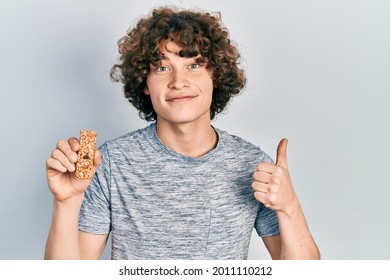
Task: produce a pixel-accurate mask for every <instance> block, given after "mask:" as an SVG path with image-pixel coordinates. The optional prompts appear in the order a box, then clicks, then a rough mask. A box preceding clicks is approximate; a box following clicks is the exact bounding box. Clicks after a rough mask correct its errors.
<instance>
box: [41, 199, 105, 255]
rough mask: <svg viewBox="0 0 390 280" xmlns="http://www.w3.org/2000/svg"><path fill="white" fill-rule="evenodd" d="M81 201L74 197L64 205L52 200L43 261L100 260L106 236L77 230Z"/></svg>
mask: <svg viewBox="0 0 390 280" xmlns="http://www.w3.org/2000/svg"><path fill="white" fill-rule="evenodd" d="M82 199H83V197H82V196H81V197H75V198H72V199H71V200H70V201H67V202H66V203H59V202H57V201H55V200H54V202H53V217H52V223H51V227H50V231H49V236H48V239H47V242H46V250H45V259H54V260H58V259H68V260H82V259H89V260H97V259H99V258H100V256H101V254H102V252H103V250H104V247H105V245H106V243H107V238H108V234H104V235H103V234H90V233H86V232H82V231H80V230H79V229H78V218H79V213H80V207H81V203H82Z"/></svg>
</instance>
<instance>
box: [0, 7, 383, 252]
mask: <svg viewBox="0 0 390 280" xmlns="http://www.w3.org/2000/svg"><path fill="white" fill-rule="evenodd" d="M161 4H174V5H179V6H181V7H187V8H192V7H198V8H201V9H204V10H206V11H210V12H212V11H220V12H221V13H222V15H223V22H224V23H225V25H226V26H227V28H228V29H229V31H230V34H231V38H232V39H233V40H234V41H235V42H236V43H237V45H238V47H239V50H240V51H241V55H242V57H243V66H244V68H245V69H246V71H247V78H248V85H247V87H246V89H245V90H244V91H243V94H242V95H240V96H238V97H236V98H235V99H234V100H233V102H232V103H231V105H230V106H229V108H228V110H227V113H226V114H222V115H220V116H218V118H217V120H216V121H215V122H214V123H213V125H214V126H216V127H218V128H220V129H224V130H227V131H228V132H230V133H232V134H236V135H239V136H241V137H242V138H244V139H247V140H249V141H251V142H252V143H254V144H256V145H258V146H260V147H261V148H262V149H263V150H265V151H266V152H267V153H269V154H270V155H271V156H272V157H274V158H275V150H276V146H277V144H278V142H279V140H280V139H281V138H282V137H287V138H288V139H289V146H288V160H289V167H290V173H291V176H292V179H293V183H294V186H295V189H296V192H297V194H298V196H299V198H300V200H301V204H302V206H303V208H304V211H305V214H306V217H307V220H308V224H309V227H310V229H311V232H312V234H313V236H314V238H315V240H316V242H317V244H318V246H319V248H320V250H321V253H322V258H323V259H390V241H389V236H390V219H389V213H390V211H389V206H388V205H389V204H388V201H389V200H390V190H389V189H390V184H389V183H390V179H389V175H388V174H389V170H390V164H389V156H390V149H389V148H388V145H389V143H390V126H389V124H388V120H389V119H390V110H389V105H390V97H389V93H390V55H389V52H390V51H389V50H390V36H389V34H390V33H389V32H390V31H389V30H390V2H388V1H385V0H383V1H379V0H378V1H362V0H354V1H353V0H351V1H347V0H328V1H310V0H302V1H288V0H286V1H265V0H262V1H250V0H240V1H229V2H227V1H222V0H220V1H206V0H205V1H199V0H198V1H125V0H111V1H92V0H85V1H76V0H68V1H59V0H51V1H50V0H40V1H27V0H26V1H22V0H0V40H1V41H0V77H1V78H0V79H1V83H0V94H1V99H0V133H1V137H0V141H1V142H0V147H1V162H0V170H1V181H0V190H1V195H0V207H1V208H0V209H1V211H0V227H1V230H0V259H42V258H43V252H44V246H45V242H46V237H47V233H48V230H49V226H50V219H51V207H52V198H51V194H50V192H49V190H48V188H47V185H46V179H45V161H46V159H47V157H48V156H49V155H50V153H51V151H52V150H53V148H54V147H55V144H56V142H57V141H58V140H59V139H61V138H68V137H69V136H73V135H74V136H78V134H79V131H80V129H91V130H96V131H98V133H99V136H98V137H99V138H98V144H99V145H100V144H102V143H104V141H106V140H109V139H112V138H115V137H117V136H119V135H122V134H124V133H127V132H129V131H132V130H134V129H138V128H141V127H144V126H145V125H147V124H146V123H145V122H144V121H142V120H140V119H139V118H138V115H137V112H136V111H135V109H133V108H132V106H131V104H130V103H128V101H127V100H126V99H125V98H124V97H123V93H122V91H121V85H120V84H114V83H112V82H111V81H110V79H109V76H108V75H109V74H108V73H109V70H110V67H111V66H112V64H113V63H115V62H116V59H117V46H116V42H117V41H118V39H119V38H120V37H121V36H123V35H124V34H125V32H126V30H127V29H128V28H129V27H130V26H132V25H133V24H134V23H135V22H136V21H137V20H138V19H139V18H140V17H142V16H144V15H146V14H148V12H149V11H150V10H151V9H152V8H153V7H156V6H159V5H161ZM386 120H387V124H386ZM108 247H109V246H108ZM109 249H110V248H107V250H106V251H105V253H104V256H103V258H109V257H110V256H109ZM249 258H250V259H268V258H269V256H268V253H267V252H266V250H265V248H264V246H263V245H262V243H261V240H260V239H259V238H258V237H257V236H255V235H253V238H252V242H251V247H250V251H249Z"/></svg>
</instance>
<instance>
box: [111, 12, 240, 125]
mask: <svg viewBox="0 0 390 280" xmlns="http://www.w3.org/2000/svg"><path fill="white" fill-rule="evenodd" d="M168 39H169V40H172V41H174V42H175V43H176V44H177V45H178V46H179V47H180V48H181V51H180V52H179V56H181V57H195V56H198V55H200V58H199V60H201V62H207V67H208V69H209V70H211V73H212V79H213V86H214V89H213V96H212V103H211V106H210V117H211V120H212V119H214V117H215V115H216V114H218V113H220V112H222V111H223V110H224V108H225V107H226V105H227V104H228V102H229V100H230V98H231V97H232V96H235V95H237V94H238V93H239V92H240V91H241V89H242V88H243V87H244V86H245V83H246V78H245V74H244V71H243V70H242V69H240V68H239V67H238V65H239V58H240V54H239V52H238V50H237V48H236V47H235V46H233V44H232V42H231V41H230V38H229V33H228V30H227V29H226V28H225V27H224V26H223V24H222V22H221V14H220V13H213V14H210V13H206V12H198V11H191V10H178V9H177V8H172V7H161V8H157V9H154V10H153V11H152V12H151V14H150V15H149V16H148V17H146V18H142V19H140V20H139V21H138V23H137V24H136V26H135V28H133V29H129V31H128V32H127V35H126V36H124V37H122V38H121V39H120V40H119V41H118V51H119V54H120V57H119V62H118V64H114V66H113V67H112V68H111V71H110V76H111V79H112V80H113V81H115V82H119V81H120V82H122V83H123V84H124V87H123V91H124V94H125V97H126V98H127V99H128V100H129V101H130V103H132V104H133V106H134V107H135V108H137V109H138V110H139V116H140V117H141V118H142V119H145V120H146V121H154V120H157V114H156V111H155V110H154V108H153V106H152V101H151V99H150V96H149V95H147V94H145V93H144V89H145V88H146V79H147V75H148V73H149V71H150V65H151V64H152V65H154V66H158V65H161V64H160V63H161V58H162V54H161V53H160V48H159V47H160V45H161V43H162V42H164V41H165V40H168Z"/></svg>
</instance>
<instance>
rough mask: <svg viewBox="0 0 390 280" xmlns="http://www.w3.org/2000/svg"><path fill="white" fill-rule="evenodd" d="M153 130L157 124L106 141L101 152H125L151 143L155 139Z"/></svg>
mask: <svg viewBox="0 0 390 280" xmlns="http://www.w3.org/2000/svg"><path fill="white" fill-rule="evenodd" d="M153 129H155V124H154V123H152V124H150V125H148V126H146V127H144V128H140V129H137V130H134V131H131V132H128V133H126V134H123V135H121V136H119V137H116V138H114V139H111V140H108V141H106V142H105V143H104V144H103V145H102V146H101V147H100V148H99V149H100V150H118V149H119V150H123V149H126V150H128V149H132V148H134V147H135V146H139V145H142V144H144V143H145V142H146V141H150V140H151V138H152V137H153Z"/></svg>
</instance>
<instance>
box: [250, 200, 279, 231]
mask: <svg viewBox="0 0 390 280" xmlns="http://www.w3.org/2000/svg"><path fill="white" fill-rule="evenodd" d="M255 229H256V231H257V234H258V235H259V236H261V237H266V236H272V235H276V234H279V223H278V217H277V216H276V212H275V210H272V209H270V208H267V207H265V206H264V205H263V204H262V203H260V207H259V211H258V212H257V216H256V221H255Z"/></svg>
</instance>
